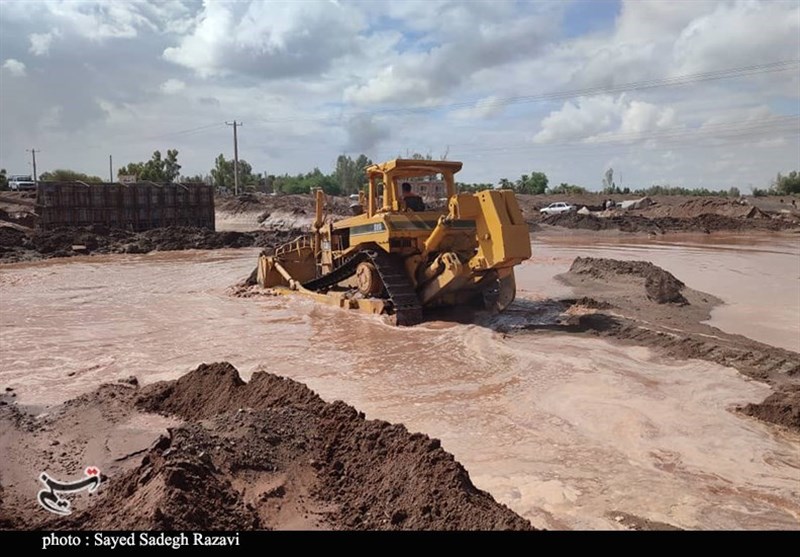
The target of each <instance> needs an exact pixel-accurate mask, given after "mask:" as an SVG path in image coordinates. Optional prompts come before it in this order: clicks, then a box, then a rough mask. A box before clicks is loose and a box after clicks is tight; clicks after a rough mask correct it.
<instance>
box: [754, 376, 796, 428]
mask: <svg viewBox="0 0 800 557" xmlns="http://www.w3.org/2000/svg"><path fill="white" fill-rule="evenodd" d="M742 412H744V413H745V414H747V415H748V416H753V417H755V418H758V419H760V420H764V421H765V422H772V423H774V424H779V425H783V426H786V427H790V428H793V429H795V430H798V431H800V384H794V385H784V386H783V387H781V388H780V389H778V390H777V391H775V392H774V393H772V394H771V395H769V396H768V397H767V398H765V399H764V400H763V402H760V403H758V404H748V405H747V406H745V407H744V408H742Z"/></svg>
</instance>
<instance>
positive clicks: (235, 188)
mask: <svg viewBox="0 0 800 557" xmlns="http://www.w3.org/2000/svg"><path fill="white" fill-rule="evenodd" d="M225 123H226V124H228V125H229V126H233V194H234V195H239V139H238V138H237V137H236V128H237V127H238V126H242V125H243V124H242V123H241V122H237V121H236V120H234V121H233V123H231V122H225Z"/></svg>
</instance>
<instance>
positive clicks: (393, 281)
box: [303, 249, 422, 327]
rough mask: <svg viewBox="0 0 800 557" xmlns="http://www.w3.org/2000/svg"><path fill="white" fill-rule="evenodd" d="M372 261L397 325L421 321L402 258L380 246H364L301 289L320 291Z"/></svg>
mask: <svg viewBox="0 0 800 557" xmlns="http://www.w3.org/2000/svg"><path fill="white" fill-rule="evenodd" d="M366 261H370V262H372V264H373V265H375V268H376V269H377V271H378V274H379V275H380V277H381V281H382V282H383V286H384V288H385V290H386V294H387V295H388V299H389V301H390V302H391V305H392V308H393V309H394V318H395V321H396V324H397V325H400V326H406V327H407V326H412V325H417V324H419V323H421V322H422V305H421V304H420V302H419V297H418V296H417V293H416V291H415V290H414V287H413V285H412V284H411V282H410V281H409V280H408V276H407V275H406V273H405V268H404V267H403V261H402V259H400V258H399V257H397V256H395V255H391V254H388V253H386V252H385V251H383V250H381V249H366V250H361V251H358V252H356V253H354V254H353V255H352V256H350V257H349V258H348V259H347V260H346V261H345V262H344V263H342V264H341V265H339V266H338V267H337V268H336V269H334V270H333V271H331V272H330V273H328V274H326V275H323V276H321V277H318V278H315V279H313V280H310V281H308V282H306V283H304V284H303V288H306V289H308V290H313V291H315V292H320V291H324V290H327V289H329V288H331V287H333V286H335V285H337V284H338V283H340V282H342V281H343V280H346V279H348V278H350V277H352V276H353V275H355V274H356V269H357V268H358V265H359V264H360V263H364V262H366Z"/></svg>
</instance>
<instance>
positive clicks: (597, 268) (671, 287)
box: [569, 257, 689, 304]
mask: <svg viewBox="0 0 800 557" xmlns="http://www.w3.org/2000/svg"><path fill="white" fill-rule="evenodd" d="M569 272H570V273H572V274H573V275H587V276H590V277H592V278H594V279H600V280H603V281H609V282H614V281H618V280H620V277H625V278H629V277H630V278H635V279H644V289H645V292H646V293H647V298H648V299H650V300H652V301H654V302H656V303H658V304H667V303H677V304H688V303H689V302H688V301H687V300H686V298H685V297H684V296H683V294H682V293H681V291H682V290H683V288H684V287H685V286H686V285H685V284H683V282H681V281H679V280H678V279H677V278H675V276H674V275H672V273H669V272H667V271H665V270H664V269H662V268H661V267H658V266H657V265H653V264H652V263H650V262H649V261H618V260H616V259H603V258H597V257H577V258H575V261H573V262H572V266H571V267H570V269H569Z"/></svg>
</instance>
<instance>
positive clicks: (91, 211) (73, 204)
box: [36, 182, 214, 231]
mask: <svg viewBox="0 0 800 557" xmlns="http://www.w3.org/2000/svg"><path fill="white" fill-rule="evenodd" d="M36 213H37V214H38V217H39V218H38V224H37V226H38V227H39V228H42V229H49V228H58V227H62V226H87V225H92V224H103V225H106V226H108V227H111V228H124V229H127V230H134V231H140V230H148V229H151V228H161V227H164V226H199V227H202V228H210V229H211V230H214V189H213V187H211V186H208V185H206V184H176V183H172V184H156V183H152V182H136V183H132V184H119V183H105V184H85V183H83V182H39V183H38V185H37V188H36Z"/></svg>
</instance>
